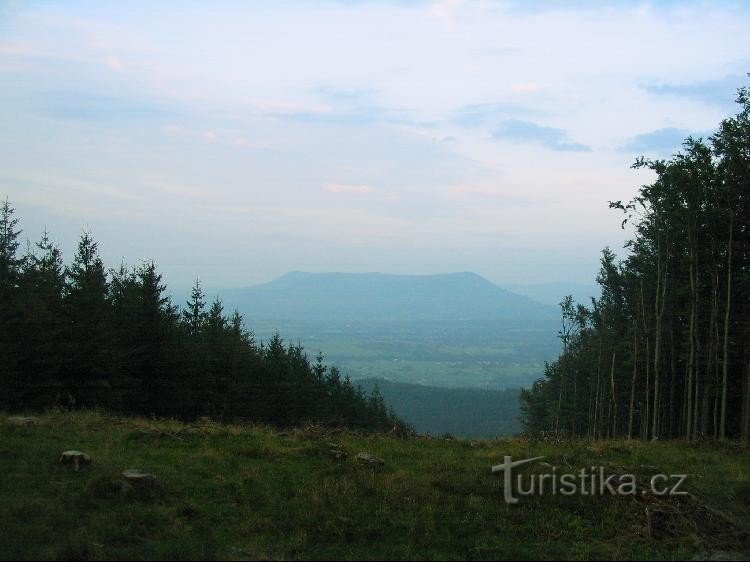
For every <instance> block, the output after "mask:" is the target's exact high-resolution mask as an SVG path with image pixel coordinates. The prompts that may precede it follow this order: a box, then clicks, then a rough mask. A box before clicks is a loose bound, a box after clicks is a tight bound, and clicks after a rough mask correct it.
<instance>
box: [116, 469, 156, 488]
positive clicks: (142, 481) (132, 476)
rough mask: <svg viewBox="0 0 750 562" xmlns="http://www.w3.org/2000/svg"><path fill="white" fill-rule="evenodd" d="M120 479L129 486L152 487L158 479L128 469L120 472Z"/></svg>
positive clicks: (146, 473)
mask: <svg viewBox="0 0 750 562" xmlns="http://www.w3.org/2000/svg"><path fill="white" fill-rule="evenodd" d="M122 477H123V478H124V479H125V480H126V481H127V482H130V483H131V484H136V485H145V486H153V485H154V484H156V483H157V482H158V478H156V476H154V475H153V474H149V473H148V472H143V471H142V470H137V469H128V470H123V471H122Z"/></svg>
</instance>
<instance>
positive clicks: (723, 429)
mask: <svg viewBox="0 0 750 562" xmlns="http://www.w3.org/2000/svg"><path fill="white" fill-rule="evenodd" d="M733 242H734V211H731V210H730V211H729V242H728V244H727V306H726V310H725V311H724V350H723V351H724V357H723V361H722V366H721V421H720V424H721V425H720V428H719V439H721V440H722V441H723V440H724V439H726V438H727V385H728V378H729V320H730V314H731V310H732V253H733V252H732V245H733Z"/></svg>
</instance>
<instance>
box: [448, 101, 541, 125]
mask: <svg viewBox="0 0 750 562" xmlns="http://www.w3.org/2000/svg"><path fill="white" fill-rule="evenodd" d="M540 113H541V112H540V111H539V110H535V109H532V108H530V107H527V106H523V105H519V104H515V103H475V104H470V105H465V106H463V107H461V108H459V109H458V110H457V111H456V113H455V116H454V117H453V118H452V121H453V122H454V123H456V124H457V125H461V126H462V127H477V126H481V125H487V124H489V123H496V122H497V121H498V119H507V118H508V117H512V116H518V115H538V114H540Z"/></svg>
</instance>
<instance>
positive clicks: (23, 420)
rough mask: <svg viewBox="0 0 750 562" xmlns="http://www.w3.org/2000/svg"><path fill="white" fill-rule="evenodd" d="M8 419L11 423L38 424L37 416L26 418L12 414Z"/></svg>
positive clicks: (24, 425) (19, 424)
mask: <svg viewBox="0 0 750 562" xmlns="http://www.w3.org/2000/svg"><path fill="white" fill-rule="evenodd" d="M6 421H7V422H8V424H9V425H18V426H22V427H26V426H29V425H35V424H36V419H35V418H25V417H22V416H11V417H9V418H8V419H7V420H6Z"/></svg>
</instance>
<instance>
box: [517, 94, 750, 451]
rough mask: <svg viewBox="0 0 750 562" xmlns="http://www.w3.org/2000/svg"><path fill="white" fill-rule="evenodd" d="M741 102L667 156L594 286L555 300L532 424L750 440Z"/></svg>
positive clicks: (749, 214) (748, 183)
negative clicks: (622, 246) (558, 311)
mask: <svg viewBox="0 0 750 562" xmlns="http://www.w3.org/2000/svg"><path fill="white" fill-rule="evenodd" d="M737 102H738V103H739V105H740V111H739V113H738V114H737V115H736V116H734V117H731V118H728V119H725V120H724V121H722V123H721V125H720V126H719V128H718V131H717V132H716V133H714V134H713V135H711V136H710V137H709V138H708V139H707V140H703V139H694V138H688V139H687V140H686V141H685V142H684V145H683V149H682V151H681V152H680V153H678V154H676V155H675V156H673V157H672V158H670V159H668V160H648V159H644V158H640V159H638V160H637V161H636V163H635V164H634V167H635V168H645V169H648V170H651V171H652V172H653V173H654V174H655V176H656V179H655V180H654V181H653V183H651V184H648V185H644V186H642V187H641V188H640V190H639V192H638V195H637V196H636V197H635V198H634V199H633V200H632V201H630V202H629V203H622V202H619V201H618V202H613V203H611V204H610V207H612V208H614V209H618V210H620V211H621V212H623V213H624V220H623V227H625V226H626V225H631V226H632V227H633V229H634V237H633V238H632V240H630V242H628V244H627V245H626V249H627V255H626V256H625V257H624V258H623V259H621V260H618V259H617V257H616V256H615V254H614V253H613V252H612V251H610V250H609V249H605V250H604V252H603V256H602V260H601V271H600V274H599V277H598V282H599V285H600V286H601V289H602V295H601V298H599V299H593V300H592V302H591V303H590V304H586V303H579V304H576V303H574V302H573V300H572V299H570V298H567V299H565V300H564V301H563V302H562V303H561V306H562V329H561V331H560V338H561V340H562V345H563V348H564V351H563V353H562V355H561V356H560V357H559V359H558V360H557V361H555V362H554V363H552V364H550V365H548V366H547V368H546V373H545V377H544V378H543V379H541V380H539V381H537V382H536V383H535V384H534V386H533V388H531V389H530V390H527V391H525V392H524V393H523V394H522V409H523V414H524V423H525V426H526V429H527V430H529V431H532V432H533V431H555V432H562V433H565V434H570V435H575V436H584V435H585V436H593V437H604V436H606V437H615V436H628V437H641V438H643V439H650V438H662V437H684V438H688V439H695V438H715V439H725V438H730V437H734V438H742V439H745V440H748V439H750V244H749V242H750V231H748V224H750V89H748V88H743V89H741V90H740V91H739V95H738V98H737Z"/></svg>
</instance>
